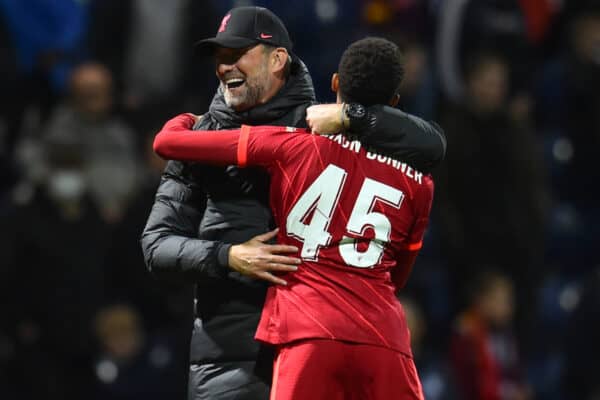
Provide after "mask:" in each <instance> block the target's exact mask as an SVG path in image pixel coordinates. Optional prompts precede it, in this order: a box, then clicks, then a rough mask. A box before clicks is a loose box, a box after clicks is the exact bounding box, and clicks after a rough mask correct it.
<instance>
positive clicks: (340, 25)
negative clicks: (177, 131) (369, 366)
mask: <svg viewBox="0 0 600 400" xmlns="http://www.w3.org/2000/svg"><path fill="white" fill-rule="evenodd" d="M250 4H254V5H259V6H265V7H268V8H269V9H271V10H272V11H274V12H275V13H276V14H277V15H279V16H280V17H281V18H282V20H283V21H284V22H285V23H286V25H287V28H288V30H289V31H290V35H291V37H292V40H293V41H294V44H295V47H294V51H295V53H296V54H298V55H299V56H300V57H301V58H302V59H303V60H304V61H305V62H306V64H307V65H308V67H309V69H310V71H311V74H312V76H313V80H314V84H315V89H316V92H317V97H318V99H319V100H320V101H322V102H327V101H333V100H334V97H333V94H332V93H330V92H329V90H328V88H329V80H330V76H331V74H332V73H333V72H334V71H335V70H336V68H337V61H338V60H339V57H340V55H341V53H342V51H343V50H344V49H345V48H346V46H347V45H348V44H349V43H351V42H352V41H354V40H356V39H359V38H362V37H364V36H366V35H379V36H385V37H387V38H389V39H391V40H393V41H395V42H396V43H398V44H399V45H400V46H401V48H402V49H403V50H404V56H405V60H404V62H405V69H406V76H405V79H404V83H403V86H402V88H401V101H400V108H402V109H403V110H405V111H408V112H411V113H414V114H416V115H418V116H420V117H423V118H426V119H432V120H435V121H437V122H438V123H439V124H440V125H441V126H442V127H443V128H444V130H445V132H446V135H447V139H448V153H447V157H446V161H445V162H444V164H443V165H442V166H441V167H439V168H438V169H437V170H436V171H435V172H434V177H435V179H436V194H435V200H434V208H433V212H432V214H433V216H432V221H431V224H430V227H429V229H428V232H427V235H426V244H425V246H424V250H423V251H422V254H421V255H420V257H419V259H418V261H417V264H416V266H415V270H414V272H413V275H412V277H411V279H410V280H409V284H408V287H407V288H406V289H405V290H404V292H403V293H402V294H401V296H402V298H401V300H402V302H403V304H404V307H405V309H406V313H407V318H408V320H409V325H410V327H411V332H412V345H413V348H414V353H415V357H416V362H417V366H418V369H419V373H420V376H421V379H422V382H423V386H424V390H425V394H426V398H427V399H432V400H437V399H449V400H460V399H465V400H496V399H497V400H527V399H549V400H555V399H556V400H560V399H575V398H576V399H582V400H587V399H599V398H600V380H599V379H598V378H599V376H598V372H597V367H596V365H595V363H596V361H597V360H598V359H599V358H600V348H599V347H600V345H599V344H598V342H599V341H598V338H600V298H599V293H600V256H599V255H598V252H597V247H598V245H599V244H600V207H599V206H598V204H600V203H599V202H598V200H597V196H596V195H597V192H598V189H597V187H596V186H597V184H598V183H600V168H599V167H598V166H597V165H596V159H595V158H596V156H597V154H598V152H599V151H600V150H599V149H600V2H599V1H594V0H578V1H575V0H572V1H568V0H344V1H341V0H297V1H294V2H290V1H275V0H266V1H217V0H213V1H209V0H204V1H201V0H169V1H164V0H0V44H1V46H0V53H1V54H0V100H1V101H0V104H2V107H1V108H0V221H1V225H0V257H1V259H0V316H1V318H0V397H1V398H3V399H17V398H18V399H30V398H31V399H33V398H49V399H54V398H56V399H67V400H68V399H80V398H84V397H85V398H91V399H145V400H150V399H165V398H173V399H175V398H181V399H182V398H184V397H185V387H186V385H185V381H186V377H187V351H188V341H189V331H190V329H189V328H190V326H191V318H192V306H193V304H192V293H191V287H185V286H180V285H176V284H174V283H173V284H169V283H168V282H158V281H156V280H154V279H153V278H152V276H151V275H150V274H149V273H148V272H147V271H146V269H145V266H144V262H143V259H142V254H141V250H140V246H139V242H138V239H139V235H140V233H141V230H142V228H143V226H144V224H145V220H146V218H147V216H148V213H149V209H150V207H151V205H152V202H153V196H154V192H155V189H156V187H157V184H158V180H159V179H160V174H161V171H162V168H163V167H164V164H163V161H162V160H160V159H159V158H157V157H156V156H155V155H154V153H153V152H152V148H151V143H152V139H153V136H154V133H155V132H156V131H158V130H159V129H160V127H161V126H162V124H163V123H164V121H166V120H167V119H168V118H170V117H171V116H173V115H175V114H177V113H180V112H184V111H190V112H195V113H197V114H201V113H202V112H203V110H206V109H207V107H208V105H209V104H210V100H211V99H212V96H213V94H214V91H215V89H216V87H217V81H216V78H215V76H214V65H213V63H212V61H211V60H206V59H201V58H198V57H196V56H195V55H194V52H193V43H194V42H195V41H197V40H198V39H201V38H205V37H209V36H212V35H214V33H215V31H216V28H217V26H218V23H219V21H220V19H221V16H222V15H224V14H225V12H226V11H227V10H228V9H230V8H231V7H232V6H236V5H250Z"/></svg>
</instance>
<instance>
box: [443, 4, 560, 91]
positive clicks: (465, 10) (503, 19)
mask: <svg viewBox="0 0 600 400" xmlns="http://www.w3.org/2000/svg"><path fill="white" fill-rule="evenodd" d="M439 3H440V4H441V6H440V10H439V22H438V25H439V26H438V31H437V43H436V54H437V61H438V63H439V65H441V66H443V67H442V68H439V73H440V80H441V85H442V88H443V90H444V93H445V95H446V96H448V97H449V98H450V99H452V100H455V101H456V100H458V99H460V98H461V96H463V94H464V91H465V90H467V88H466V87H465V83H464V82H463V72H464V70H465V67H466V65H465V64H464V61H465V60H466V59H467V56H468V55H469V54H473V53H476V52H481V51H484V50H489V49H490V48H493V49H495V50H496V51H497V52H498V53H499V54H501V55H502V56H503V57H505V58H506V59H507V60H508V67H509V68H510V69H511V72H512V73H513V78H514V79H513V81H512V85H513V86H512V88H518V89H523V88H527V86H528V81H529V77H530V75H531V73H532V69H533V64H532V63H533V62H534V61H535V58H534V54H533V53H532V50H533V49H534V46H533V45H534V44H535V43H537V42H538V41H539V40H541V38H543V37H544V35H545V34H546V32H547V30H548V27H549V24H550V19H551V16H552V12H553V11H554V8H553V4H552V3H551V1H550V0H476V1H475V0H457V1H441V2H439ZM512 88H511V89H512Z"/></svg>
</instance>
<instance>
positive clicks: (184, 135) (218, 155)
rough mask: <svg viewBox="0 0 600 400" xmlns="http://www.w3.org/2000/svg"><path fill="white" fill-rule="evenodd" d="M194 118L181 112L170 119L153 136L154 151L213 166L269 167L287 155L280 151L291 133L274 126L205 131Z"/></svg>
mask: <svg viewBox="0 0 600 400" xmlns="http://www.w3.org/2000/svg"><path fill="white" fill-rule="evenodd" d="M194 123H195V117H194V116H192V115H191V114H181V115H178V116H177V117H175V118H173V119H171V120H169V121H168V122H167V123H166V124H165V126H164V127H163V128H162V130H161V131H160V132H158V134H157V135H156V137H155V138H154V145H153V146H154V151H155V152H156V154H158V155H159V156H161V157H162V158H164V159H167V160H180V161H195V162H201V163H206V164H214V165H231V164H236V165H239V166H242V167H245V166H247V165H258V166H264V167H267V166H269V165H271V164H273V163H274V162H275V161H276V160H277V159H281V158H282V157H283V156H284V154H283V152H281V151H278V149H279V148H280V145H281V143H283V142H284V141H285V140H286V138H289V136H290V134H289V133H286V129H288V128H282V127H274V126H256V127H250V126H247V125H243V126H242V127H241V128H240V129H231V130H220V131H203V130H192V127H193V125H194Z"/></svg>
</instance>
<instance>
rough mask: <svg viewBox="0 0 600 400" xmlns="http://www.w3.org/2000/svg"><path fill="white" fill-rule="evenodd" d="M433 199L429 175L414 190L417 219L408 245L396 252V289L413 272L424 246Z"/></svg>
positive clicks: (412, 203) (413, 204) (411, 230)
mask: <svg viewBox="0 0 600 400" xmlns="http://www.w3.org/2000/svg"><path fill="white" fill-rule="evenodd" d="M432 201H433V181H432V180H431V178H430V177H429V176H426V177H425V178H424V180H423V184H422V185H421V186H419V187H417V188H415V191H414V198H413V199H412V201H411V206H412V207H413V208H414V215H415V219H414V222H413V224H412V227H411V228H410V230H409V232H408V235H407V238H406V245H405V246H404V247H403V248H400V249H398V250H397V252H396V266H395V267H394V268H393V269H392V270H391V275H392V276H391V278H392V282H393V283H394V284H395V286H396V291H398V290H400V289H402V288H403V287H404V285H406V282H407V281H408V277H409V276H410V273H411V272H412V269H413V266H414V264H415V260H416V259H417V255H418V254H419V251H420V250H421V247H423V236H424V235H425V229H426V228H427V225H428V224H429V213H430V212H431V203H432Z"/></svg>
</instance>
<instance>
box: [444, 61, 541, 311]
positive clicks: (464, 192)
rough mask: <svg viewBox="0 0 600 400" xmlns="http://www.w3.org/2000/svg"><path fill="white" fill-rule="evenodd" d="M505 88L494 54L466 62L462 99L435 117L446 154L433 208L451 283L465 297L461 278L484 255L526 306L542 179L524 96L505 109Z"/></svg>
mask: <svg viewBox="0 0 600 400" xmlns="http://www.w3.org/2000/svg"><path fill="white" fill-rule="evenodd" d="M508 87H509V76H508V68H507V65H506V63H505V62H504V61H503V60H502V59H501V58H499V57H497V56H495V55H492V54H481V55H479V56H477V57H474V58H473V59H472V61H471V63H470V68H469V72H468V74H467V92H466V93H465V97H464V98H463V100H462V101H461V102H459V103H454V104H449V105H447V106H446V107H445V109H444V111H443V112H442V115H441V117H440V124H441V125H442V126H443V127H444V129H445V131H446V135H447V138H448V143H449V146H451V148H452V151H448V154H447V157H446V166H445V168H440V170H439V171H438V172H439V173H438V178H439V179H438V180H437V182H436V183H437V188H436V196H437V203H436V208H437V211H438V212H439V223H440V233H441V238H440V242H441V245H442V246H443V249H444V251H445V253H446V254H447V256H448V259H449V262H450V264H451V269H452V271H453V274H452V276H453V277H455V279H456V282H454V284H453V287H455V288H458V289H459V293H463V294H464V284H465V282H466V281H468V279H465V278H468V277H470V276H473V274H474V272H475V271H477V268H478V267H479V263H480V260H486V261H487V262H490V263H493V264H495V265H502V266H504V267H505V268H507V270H506V272H508V273H509V274H510V275H511V277H512V278H513V279H514V280H515V282H517V283H518V295H519V301H520V302H524V303H526V304H528V303H530V302H531V303H532V301H530V300H531V297H532V296H533V291H532V288H533V287H535V285H536V281H535V275H536V273H537V272H536V269H537V268H538V267H539V265H540V263H541V257H542V255H543V244H544V243H543V228H544V225H543V221H544V204H545V201H546V198H545V184H544V180H543V175H542V173H541V169H540V167H541V165H540V164H541V163H540V161H539V157H538V145H537V143H536V141H535V137H534V136H533V133H532V131H531V130H530V127H529V124H528V101H527V100H523V99H518V101H517V102H516V103H515V102H513V103H512V107H511V108H510V112H509V108H508V100H507V94H508ZM461 288H462V289H463V290H462V291H460V290H461ZM524 311H527V310H524Z"/></svg>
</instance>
